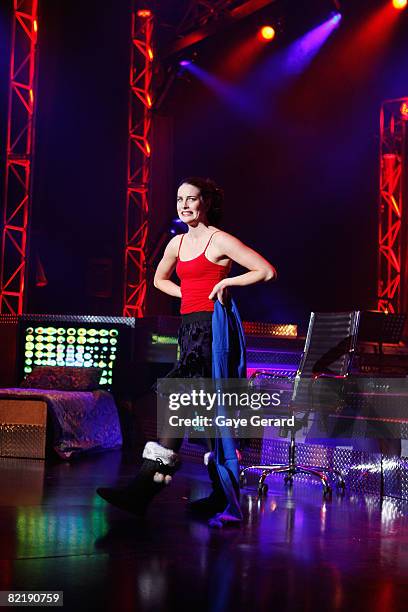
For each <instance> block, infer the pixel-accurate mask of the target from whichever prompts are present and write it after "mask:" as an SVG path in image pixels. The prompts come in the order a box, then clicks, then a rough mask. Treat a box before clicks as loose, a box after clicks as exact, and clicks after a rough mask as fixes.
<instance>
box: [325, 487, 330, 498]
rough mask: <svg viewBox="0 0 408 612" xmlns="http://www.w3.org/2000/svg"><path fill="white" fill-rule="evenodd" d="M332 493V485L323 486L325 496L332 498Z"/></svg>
mask: <svg viewBox="0 0 408 612" xmlns="http://www.w3.org/2000/svg"><path fill="white" fill-rule="evenodd" d="M331 495H332V490H331V487H329V486H323V497H326V498H330V497H331Z"/></svg>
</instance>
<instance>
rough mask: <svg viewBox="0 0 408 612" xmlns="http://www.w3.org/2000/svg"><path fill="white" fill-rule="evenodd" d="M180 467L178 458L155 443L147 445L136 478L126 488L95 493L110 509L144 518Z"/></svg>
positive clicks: (100, 489)
mask: <svg viewBox="0 0 408 612" xmlns="http://www.w3.org/2000/svg"><path fill="white" fill-rule="evenodd" d="M180 467H181V463H180V460H179V457H178V454H177V453H175V452H174V451H172V450H171V449H169V448H165V447H164V446H161V445H160V444H158V443H157V442H147V444H146V446H145V447H144V450H143V463H142V465H141V467H140V470H139V472H138V473H137V476H136V477H135V478H134V479H133V480H131V482H129V484H128V485H126V486H125V487H100V488H99V489H96V492H97V493H98V495H99V496H100V497H102V499H104V500H105V501H107V502H109V503H110V504H112V505H113V506H116V507H117V508H120V509H121V510H126V511H127V512H131V513H132V514H136V515H137V516H143V515H144V514H145V512H146V509H147V507H148V505H149V503H150V502H151V500H152V499H153V497H155V495H157V493H159V492H160V491H161V490H162V489H163V488H164V487H165V486H166V485H168V484H170V482H171V480H172V477H173V474H174V473H175V472H177V470H179V469H180Z"/></svg>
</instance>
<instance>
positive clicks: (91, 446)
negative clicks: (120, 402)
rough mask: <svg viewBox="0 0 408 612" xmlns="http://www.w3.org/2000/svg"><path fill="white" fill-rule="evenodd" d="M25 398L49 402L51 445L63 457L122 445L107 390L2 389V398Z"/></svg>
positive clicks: (116, 412) (0, 390)
mask: <svg viewBox="0 0 408 612" xmlns="http://www.w3.org/2000/svg"><path fill="white" fill-rule="evenodd" d="M23 398H27V399H41V400H44V401H45V402H46V403H47V406H48V409H49V410H48V413H49V415H50V416H51V419H52V423H53V428H52V429H53V441H52V445H53V448H54V450H55V451H56V453H57V454H58V455H59V456H60V457H61V458H62V459H70V458H71V457H74V456H77V455H79V454H81V453H83V452H85V451H91V450H92V451H97V450H107V449H114V448H120V447H121V446H122V434H121V430H120V423H119V417H118V411H117V408H116V405H115V402H114V399H113V396H112V395H111V394H110V393H109V392H108V391H49V390H44V389H20V388H10V389H0V400H1V399H23Z"/></svg>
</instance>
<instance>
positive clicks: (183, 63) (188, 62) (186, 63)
mask: <svg viewBox="0 0 408 612" xmlns="http://www.w3.org/2000/svg"><path fill="white" fill-rule="evenodd" d="M179 65H180V66H183V68H185V67H186V66H190V65H191V60H181V61H180V62H179Z"/></svg>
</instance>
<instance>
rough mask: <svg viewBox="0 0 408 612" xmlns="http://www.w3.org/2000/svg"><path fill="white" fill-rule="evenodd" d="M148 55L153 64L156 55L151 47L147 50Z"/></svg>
mask: <svg viewBox="0 0 408 612" xmlns="http://www.w3.org/2000/svg"><path fill="white" fill-rule="evenodd" d="M147 55H148V57H149V60H150V61H151V62H152V61H153V57H154V54H153V49H152V48H151V47H149V48H148V49H147Z"/></svg>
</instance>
